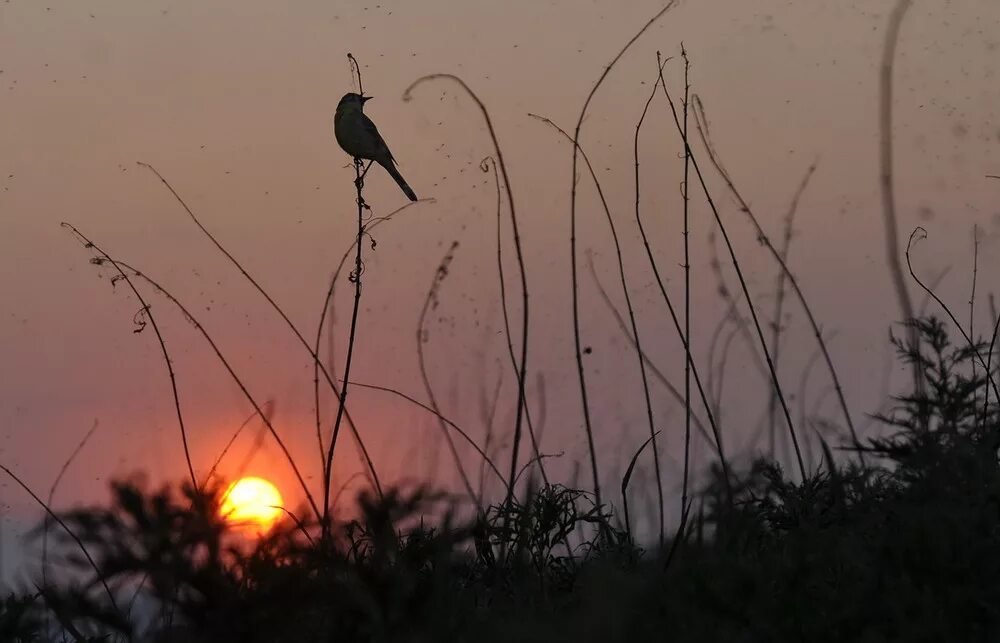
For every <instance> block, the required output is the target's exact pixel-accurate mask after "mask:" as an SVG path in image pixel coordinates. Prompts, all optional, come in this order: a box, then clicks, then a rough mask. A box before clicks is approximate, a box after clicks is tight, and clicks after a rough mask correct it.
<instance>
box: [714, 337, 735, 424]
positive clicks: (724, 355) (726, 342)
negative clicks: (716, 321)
mask: <svg viewBox="0 0 1000 643" xmlns="http://www.w3.org/2000/svg"><path fill="white" fill-rule="evenodd" d="M739 334H740V327H739V325H736V326H734V327H733V329H732V330H731V331H729V334H728V335H726V337H725V339H723V340H722V351H721V352H720V354H719V361H718V369H717V370H718V373H719V378H718V380H717V381H716V388H715V391H713V392H712V393H713V397H714V399H715V412H716V414H717V415H719V417H720V418H721V416H722V409H723V405H722V394H723V391H724V386H725V383H726V364H727V363H728V362H729V350H730V349H731V348H732V346H733V340H734V339H736V336H737V335H739Z"/></svg>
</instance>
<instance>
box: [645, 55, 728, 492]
mask: <svg viewBox="0 0 1000 643" xmlns="http://www.w3.org/2000/svg"><path fill="white" fill-rule="evenodd" d="M664 62H665V61H663V60H662V56H661V55H660V53H659V52H657V55H656V65H657V76H656V80H655V81H654V82H653V89H652V91H651V92H650V95H649V98H648V99H647V100H646V105H645V106H644V108H643V110H642V115H641V116H640V117H639V122H638V123H636V126H635V136H634V138H633V154H634V157H633V160H634V164H635V185H636V191H637V192H638V186H639V169H638V167H639V133H640V131H641V130H642V125H643V122H644V121H645V119H646V114H647V112H648V111H649V106H650V104H651V103H652V102H653V98H654V97H655V95H656V89H657V86H658V85H659V84H660V83H662V82H663V66H664ZM635 203H636V206H637V207H636V209H635V220H636V224H637V225H638V228H639V236H640V237H642V245H643V247H644V248H645V250H646V258H647V259H649V265H650V268H652V270H653V277H654V279H655V280H656V285H657V287H658V288H659V290H660V295H661V296H662V297H663V301H664V303H666V305H667V311H668V312H669V313H670V319H671V321H672V322H673V324H674V329H675V330H676V332H677V336H678V337H679V338H680V340H681V343H682V344H683V346H684V355H685V358H686V360H687V361H688V362H691V368H692V371H691V373H692V375H693V376H694V381H695V386H697V388H698V393H699V395H700V396H701V401H702V405H703V406H704V408H705V416H706V418H707V419H708V423H709V425H710V426H711V427H712V435H713V436H714V437H715V448H716V452H717V453H718V455H719V464H720V466H721V467H722V470H723V472H724V473H723V475H724V477H725V478H726V492H727V494H730V499H731V491H732V489H731V487H730V486H729V485H730V480H729V478H730V475H729V464H728V462H727V460H726V456H725V452H724V450H723V444H722V433H721V431H720V430H719V426H718V423H717V422H716V420H715V415H714V414H713V413H712V408H711V406H712V405H711V400H710V399H709V397H708V395H707V394H706V393H705V388H704V387H703V386H702V383H701V378H700V377H699V376H698V369H697V367H696V365H695V364H694V358H693V357H691V351H690V349H689V345H688V337H687V335H685V334H684V329H683V328H682V327H681V322H680V318H679V317H678V315H677V311H676V309H675V308H674V304H673V301H672V300H671V299H670V295H669V294H668V293H667V288H666V285H665V283H664V280H663V277H662V275H661V274H660V268H659V265H658V264H657V263H656V258H655V257H654V256H653V249H652V246H651V245H650V243H649V236H648V235H647V234H646V228H645V226H644V225H643V222H642V215H641V212H640V209H639V207H638V203H639V196H638V194H637V195H636V199H635Z"/></svg>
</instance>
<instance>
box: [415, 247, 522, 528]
mask: <svg viewBox="0 0 1000 643" xmlns="http://www.w3.org/2000/svg"><path fill="white" fill-rule="evenodd" d="M457 249H458V242H457V241H453V242H452V243H451V245H450V246H449V247H448V251H447V252H446V253H445V255H444V257H443V258H442V259H441V263H439V264H438V266H437V268H436V269H435V271H434V278H433V279H432V280H431V285H430V287H429V288H428V289H427V296H426V297H425V298H424V305H423V308H421V310H420V318H419V320H418V321H417V332H416V340H417V362H418V364H419V366H420V377H421V379H422V380H423V382H424V391H425V392H426V393H427V399H428V400H429V401H430V404H431V408H432V409H434V415H436V416H437V418H438V421H439V424H440V426H441V434H442V435H443V436H444V439H445V442H446V443H447V444H448V450H449V451H450V452H451V457H452V459H454V460H455V467H456V468H457V469H458V475H459V477H461V479H462V484H463V485H464V486H465V490H466V492H467V493H468V494H469V498H470V499H471V500H472V503H473V504H474V505H476V507H478V508H480V509H482V505H483V499H482V498H480V497H479V496H477V495H476V492H475V490H474V489H473V488H472V483H471V482H470V481H469V476H468V474H467V473H466V472H465V466H464V465H462V457H461V456H460V455H459V454H458V449H456V448H455V441H454V440H453V439H452V438H451V433H449V432H448V428H447V426H445V423H444V420H443V419H442V416H441V409H440V407H439V406H438V403H437V396H435V395H434V387H433V386H431V379H430V376H429V375H428V373H427V360H426V358H425V356H424V344H425V343H427V339H428V336H427V331H426V330H425V324H426V321H427V313H428V312H429V311H430V310H432V309H434V308H437V306H438V293H439V289H440V287H441V284H442V282H443V281H444V279H445V277H447V276H448V270H449V268H450V267H451V262H452V261H453V260H454V259H455V250H457ZM470 441H471V440H470ZM480 453H482V451H480ZM515 473H516V472H515ZM511 484H513V483H511ZM510 486H511V485H510V484H509V485H508V493H509V489H510Z"/></svg>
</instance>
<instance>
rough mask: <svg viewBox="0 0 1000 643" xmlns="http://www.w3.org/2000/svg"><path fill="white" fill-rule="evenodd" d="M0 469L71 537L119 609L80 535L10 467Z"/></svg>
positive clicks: (114, 606)
mask: <svg viewBox="0 0 1000 643" xmlns="http://www.w3.org/2000/svg"><path fill="white" fill-rule="evenodd" d="M0 469H2V470H3V472H4V473H6V474H7V475H8V476H10V478H11V479H12V480H13V481H14V482H16V483H17V484H18V486H20V487H21V488H22V489H24V490H25V491H26V492H27V493H28V495H29V496H31V498H32V499H33V500H34V501H35V502H36V503H38V505H39V506H40V507H41V508H42V509H44V510H45V513H46V514H47V515H48V516H49V517H50V518H52V520H54V521H55V522H56V524H57V525H59V526H60V527H62V528H63V531H65V532H66V534H67V535H69V537H70V538H72V539H73V542H75V543H76V546H77V547H78V548H79V549H80V551H81V552H82V553H83V556H84V557H85V558H86V559H87V562H88V563H89V564H90V567H91V569H93V570H94V573H95V574H97V579H98V580H99V581H100V582H101V585H102V586H103V587H104V592H105V593H106V594H107V595H108V600H110V601H111V606H112V607H113V608H114V609H115V611H119V610H118V603H117V602H116V601H115V595H114V594H113V593H112V592H111V588H110V587H108V583H107V581H106V580H105V578H104V572H102V571H101V568H100V567H98V566H97V563H96V562H94V559H93V557H92V556H91V555H90V552H89V551H87V546H86V545H84V544H83V541H82V540H80V537H79V536H77V535H76V533H75V532H74V531H73V530H72V529H70V528H69V525H67V524H66V523H65V522H64V521H63V519H62V518H60V517H59V516H57V515H56V513H55V512H54V511H52V508H51V507H49V505H48V504H46V503H45V501H44V500H42V499H41V498H39V497H38V496H37V495H36V494H35V492H34V491H32V490H31V487H29V486H28V485H26V484H25V483H24V481H23V480H21V479H20V478H19V477H17V475H16V474H15V473H14V472H13V471H11V470H10V469H8V468H7V467H5V466H4V465H2V464H0Z"/></svg>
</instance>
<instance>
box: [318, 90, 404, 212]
mask: <svg viewBox="0 0 1000 643" xmlns="http://www.w3.org/2000/svg"><path fill="white" fill-rule="evenodd" d="M371 98H372V97H371V96H362V95H360V94H354V93H351V94H344V97H343V98H341V99H340V103H339V104H338V105H337V113H336V114H335V115H334V117H333V133H334V134H335V135H336V137H337V142H338V143H339V144H340V147H341V148H343V150H344V151H345V152H347V153H348V154H350V155H351V156H353V157H354V158H356V159H365V160H369V161H375V162H376V163H378V164H379V165H381V166H382V167H384V168H385V171H386V172H388V173H389V176H391V177H392V178H393V179H395V180H396V183H398V184H399V187H400V188H401V189H402V190H403V194H405V195H406V197H407V198H408V199H410V201H416V200H417V195H416V194H414V192H413V190H412V189H411V188H410V186H409V185H407V184H406V180H405V179H403V177H402V175H400V173H399V170H397V169H396V159H394V158H393V157H392V152H390V151H389V146H388V145H386V144H385V140H384V139H383V138H382V135H381V134H379V133H378V128H376V127H375V123H373V122H372V121H371V119H370V118H368V117H367V116H365V113H364V111H363V109H364V105H365V102H367V101H369V100H371Z"/></svg>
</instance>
